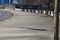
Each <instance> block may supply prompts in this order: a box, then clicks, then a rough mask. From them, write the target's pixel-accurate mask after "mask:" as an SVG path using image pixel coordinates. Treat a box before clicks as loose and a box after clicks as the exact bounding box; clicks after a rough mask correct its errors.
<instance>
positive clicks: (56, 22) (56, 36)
mask: <svg viewBox="0 0 60 40" xmlns="http://www.w3.org/2000/svg"><path fill="white" fill-rule="evenodd" d="M54 40H59V0H55V7H54Z"/></svg>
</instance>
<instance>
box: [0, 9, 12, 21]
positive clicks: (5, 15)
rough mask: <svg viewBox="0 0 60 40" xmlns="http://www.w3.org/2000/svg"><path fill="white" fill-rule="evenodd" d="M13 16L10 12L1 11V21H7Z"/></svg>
mask: <svg viewBox="0 0 60 40" xmlns="http://www.w3.org/2000/svg"><path fill="white" fill-rule="evenodd" d="M11 16H12V14H11V13H10V12H7V11H1V10H0V21H1V20H4V19H7V18H9V17H11Z"/></svg>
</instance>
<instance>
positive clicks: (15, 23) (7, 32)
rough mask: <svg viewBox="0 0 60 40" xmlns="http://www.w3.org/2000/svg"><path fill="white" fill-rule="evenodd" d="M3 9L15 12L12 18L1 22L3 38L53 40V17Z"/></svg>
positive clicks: (0, 27) (0, 31)
mask: <svg viewBox="0 0 60 40" xmlns="http://www.w3.org/2000/svg"><path fill="white" fill-rule="evenodd" d="M1 10H2V11H9V12H11V13H12V14H14V16H12V17H11V18H9V19H6V20H4V21H1V22H0V39H1V40H8V39H9V40H53V19H52V18H51V17H48V16H47V15H43V14H36V13H30V12H21V11H16V10H11V9H4V10H3V9H1ZM37 29H39V30H37Z"/></svg>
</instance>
